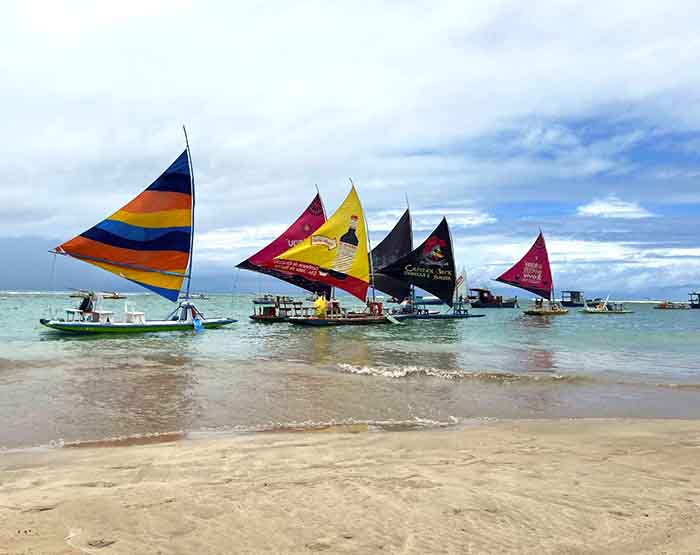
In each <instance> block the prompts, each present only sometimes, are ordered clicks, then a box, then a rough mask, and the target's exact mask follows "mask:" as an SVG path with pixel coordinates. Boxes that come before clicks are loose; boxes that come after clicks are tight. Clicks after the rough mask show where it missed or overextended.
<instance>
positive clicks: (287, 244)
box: [236, 194, 331, 296]
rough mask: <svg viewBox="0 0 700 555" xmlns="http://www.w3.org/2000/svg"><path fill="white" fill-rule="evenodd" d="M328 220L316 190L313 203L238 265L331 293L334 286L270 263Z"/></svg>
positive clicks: (322, 292)
mask: <svg viewBox="0 0 700 555" xmlns="http://www.w3.org/2000/svg"><path fill="white" fill-rule="evenodd" d="M325 221H326V211H325V209H324V207H323V202H322V201H321V195H319V194H317V195H316V196H315V197H314V199H313V200H312V201H311V204H309V205H308V206H307V207H306V210H304V211H303V212H302V213H301V215H300V216H299V217H298V218H297V219H296V220H295V221H294V223H293V224H292V225H290V226H289V227H288V228H287V229H286V230H285V231H284V233H282V234H281V235H280V236H279V237H277V238H276V239H275V240H274V241H272V242H271V243H270V244H269V245H267V246H266V247H264V248H263V249H261V250H259V251H258V252H256V253H255V254H254V255H252V256H250V257H249V258H247V259H246V260H244V261H243V262H241V263H240V264H238V265H237V266H236V267H237V268H240V269H242V270H250V271H253V272H259V273H262V274H267V275H271V276H273V277H276V278H278V279H281V280H284V281H286V282H288V283H291V284H292V285H296V286H297V287H301V288H302V289H306V290H307V291H311V292H312V293H317V294H319V295H325V296H329V295H330V290H331V287H330V286H329V285H326V284H324V283H321V282H319V281H313V280H310V279H307V278H306V277H304V276H301V275H298V274H294V273H291V272H284V271H282V270H277V269H274V268H271V267H270V266H269V265H270V264H271V263H272V261H273V260H274V258H275V257H276V256H278V255H280V254H282V253H283V252H285V251H287V250H289V249H290V248H292V247H294V246H296V245H298V244H299V243H301V242H302V241H303V240H304V239H306V238H307V237H308V236H309V235H311V234H312V233H313V232H315V231H316V230H317V229H318V228H319V227H321V226H322V225H323V224H324V223H325Z"/></svg>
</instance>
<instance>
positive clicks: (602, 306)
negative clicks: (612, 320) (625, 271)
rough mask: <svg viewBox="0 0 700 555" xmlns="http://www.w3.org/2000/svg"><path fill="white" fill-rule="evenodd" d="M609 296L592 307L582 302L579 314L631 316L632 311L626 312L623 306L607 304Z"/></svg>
mask: <svg viewBox="0 0 700 555" xmlns="http://www.w3.org/2000/svg"><path fill="white" fill-rule="evenodd" d="M609 299H610V295H608V296H607V298H606V299H605V300H604V301H601V302H598V303H595V304H594V305H592V306H591V305H589V304H588V302H586V301H585V300H584V305H583V308H582V309H581V310H579V312H581V313H582V314H632V313H633V311H632V310H627V309H626V308H625V305H624V304H622V303H611V302H609Z"/></svg>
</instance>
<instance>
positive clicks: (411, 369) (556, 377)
mask: <svg viewBox="0 0 700 555" xmlns="http://www.w3.org/2000/svg"><path fill="white" fill-rule="evenodd" d="M338 368H340V370H342V371H343V372H347V373H350V374H357V375H361V376H381V377H384V378H406V377H411V376H428V377H433V378H442V379H446V380H482V381H493V382H531V381H537V382H567V383H571V382H579V381H588V380H590V378H588V377H584V376H567V375H564V374H555V373H542V374H534V373H530V374H513V373H508V372H467V371H465V370H461V369H454V368H453V369H445V368H434V367H430V366H356V365H353V364H346V363H339V364H338Z"/></svg>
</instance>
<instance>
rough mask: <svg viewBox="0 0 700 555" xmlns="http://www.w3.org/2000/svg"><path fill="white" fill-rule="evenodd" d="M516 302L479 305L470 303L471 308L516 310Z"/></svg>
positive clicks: (475, 302) (476, 302) (473, 302)
mask: <svg viewBox="0 0 700 555" xmlns="http://www.w3.org/2000/svg"><path fill="white" fill-rule="evenodd" d="M517 306H518V301H503V302H501V303H481V302H479V301H472V308H517Z"/></svg>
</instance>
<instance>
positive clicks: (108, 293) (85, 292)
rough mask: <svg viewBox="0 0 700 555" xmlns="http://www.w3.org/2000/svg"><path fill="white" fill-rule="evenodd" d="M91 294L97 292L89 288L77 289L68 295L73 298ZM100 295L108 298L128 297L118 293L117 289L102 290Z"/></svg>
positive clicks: (82, 297)
mask: <svg viewBox="0 0 700 555" xmlns="http://www.w3.org/2000/svg"><path fill="white" fill-rule="evenodd" d="M91 294H95V292H94V291H88V290H87V289H79V290H78V291H75V292H74V293H71V294H70V295H68V296H69V297H70V298H71V299H84V298H85V297H89V296H90V295H91ZM98 295H100V296H101V297H102V298H103V299H107V300H120V299H126V296H125V295H122V294H120V293H117V292H116V291H100V292H99V293H98Z"/></svg>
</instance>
